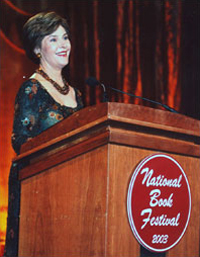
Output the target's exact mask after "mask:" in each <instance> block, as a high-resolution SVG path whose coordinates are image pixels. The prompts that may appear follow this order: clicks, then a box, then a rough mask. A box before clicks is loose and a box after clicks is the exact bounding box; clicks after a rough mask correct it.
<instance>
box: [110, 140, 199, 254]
mask: <svg viewBox="0 0 200 257" xmlns="http://www.w3.org/2000/svg"><path fill="white" fill-rule="evenodd" d="M154 153H158V152H157V151H150V150H144V149H137V148H133V147H127V146H122V145H117V144H111V145H110V147H109V155H110V159H109V200H108V201H109V202H108V255H107V256H122V257H124V256H126V257H129V256H130V257H131V256H139V243H138V242H137V241H136V239H135V237H134V235H133V234H132V232H131V228H130V227H129V223H128V217H127V212H126V201H127V190H128V185H129V182H130V178H131V176H132V174H133V171H134V169H135V168H136V166H137V165H138V163H139V162H140V161H141V160H142V159H143V158H145V157H147V156H149V155H151V154H154ZM170 156H172V157H173V158H174V159H175V160H177V161H178V162H179V163H180V164H181V166H182V167H183V169H184V171H185V173H186V175H187V177H188V180H189V184H190V188H191V196H192V211H191V217H190V222H189V225H188V228H187V230H186V233H185V235H184V236H183V238H182V239H181V241H180V242H179V243H178V244H177V245H176V246H175V247H174V248H173V249H171V250H169V251H168V252H167V253H166V256H167V257H168V256H169V257H177V256H178V257H196V256H199V240H200V235H199V229H198V228H199V227H200V221H199V217H200V208H199V206H200V176H199V174H198V173H199V172H198V171H199V167H200V160H199V159H197V158H193V157H189V158H186V157H185V156H180V155H177V154H172V155H170ZM183 201H184V199H183ZM151 256H155V257H156V253H154V254H153V255H151Z"/></svg>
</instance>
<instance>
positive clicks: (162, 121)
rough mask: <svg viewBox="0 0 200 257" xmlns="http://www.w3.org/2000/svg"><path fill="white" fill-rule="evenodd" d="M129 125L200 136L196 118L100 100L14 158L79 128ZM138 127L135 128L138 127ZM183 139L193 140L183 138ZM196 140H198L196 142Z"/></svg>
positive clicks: (40, 137)
mask: <svg viewBox="0 0 200 257" xmlns="http://www.w3.org/2000/svg"><path fill="white" fill-rule="evenodd" d="M106 121H107V123H108V122H111V121H115V122H118V123H119V124H121V123H123V124H127V125H128V124H132V125H135V126H133V127H132V128H133V129H134V128H136V129H142V128H146V129H147V128H148V129H150V128H151V129H155V130H156V132H157V133H158V131H165V132H173V133H176V137H179V135H180V136H183V135H187V136H192V137H194V136H197V137H200V121H197V120H194V119H192V118H189V117H186V116H184V115H180V114H174V113H170V112H168V111H162V110H157V109H153V108H148V107H144V106H139V105H133V104H124V103H101V104H99V105H95V106H90V107H87V108H84V109H82V110H80V111H79V112H77V113H74V114H73V115H72V116H70V117H69V118H67V119H65V120H63V121H62V122H60V123H58V124H56V125H55V126H53V127H51V128H49V129H48V130H47V131H44V132H43V133H41V134H40V135H38V136H37V137H35V138H33V139H32V140H29V141H28V142H26V143H25V144H24V145H23V146H22V148H21V156H19V157H17V158H15V159H16V160H18V159H20V158H22V157H24V156H27V155H28V154H31V153H34V152H35V151H39V150H41V149H46V148H47V147H48V146H50V145H53V144H56V143H58V142H59V141H62V140H64V139H65V138H69V137H71V136H73V135H74V134H76V135H77V134H79V133H81V132H82V131H85V130H89V129H94V128H95V127H96V126H102V124H104V123H105V122H106ZM138 126H139V127H138ZM187 140H195V139H193V138H189V137H187ZM198 143H199V142H198Z"/></svg>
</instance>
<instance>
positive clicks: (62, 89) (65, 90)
mask: <svg viewBox="0 0 200 257" xmlns="http://www.w3.org/2000/svg"><path fill="white" fill-rule="evenodd" d="M35 72H36V73H38V74H40V75H41V76H42V77H43V78H45V79H46V80H47V81H49V82H50V83H51V84H52V85H53V86H54V87H55V89H57V90H58V92H60V93H61V94H63V95H67V94H68V93H69V84H68V83H67V81H66V80H65V78H64V77H62V79H63V83H64V87H61V86H59V85H58V83H56V82H55V81H54V80H53V79H51V78H50V77H49V76H48V75H47V74H46V73H45V72H44V71H43V70H42V69H41V68H39V69H37V70H36V71H35Z"/></svg>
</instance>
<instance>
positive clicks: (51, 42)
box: [40, 26, 71, 70]
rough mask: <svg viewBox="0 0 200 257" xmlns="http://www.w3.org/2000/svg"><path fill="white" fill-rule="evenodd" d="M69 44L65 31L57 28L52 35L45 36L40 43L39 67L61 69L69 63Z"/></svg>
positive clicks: (60, 27)
mask: <svg viewBox="0 0 200 257" xmlns="http://www.w3.org/2000/svg"><path fill="white" fill-rule="evenodd" d="M70 51H71V43H70V40H69V38H68V34H67V33H66V30H65V29H64V28H63V27H62V26H59V27H58V28H57V30H56V31H54V32H53V33H52V34H50V35H48V36H45V37H44V38H43V40H42V43H41V49H40V54H41V59H40V63H41V65H43V66H45V67H47V66H48V67H49V66H50V67H51V68H54V69H57V70H58V69H62V68H64V67H65V66H66V65H67V64H68V63H69V55H70Z"/></svg>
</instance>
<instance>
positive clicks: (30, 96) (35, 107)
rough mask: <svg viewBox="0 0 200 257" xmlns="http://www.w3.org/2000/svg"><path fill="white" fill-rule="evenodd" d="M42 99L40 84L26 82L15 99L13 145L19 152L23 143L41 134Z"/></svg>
mask: <svg viewBox="0 0 200 257" xmlns="http://www.w3.org/2000/svg"><path fill="white" fill-rule="evenodd" d="M40 101H41V100H40V98H39V96H38V85H37V84H36V83H33V82H30V81H28V82H25V83H24V84H23V85H22V86H21V88H20V90H19V92H18V94H17V96H16V99H15V112H14V122H13V133H12V146H13V149H14V150H15V152H16V153H17V154H19V153H20V147H21V145H22V144H24V143H25V142H26V141H27V140H29V139H31V138H33V137H34V136H36V135H37V134H39V130H40V118H39V117H40Z"/></svg>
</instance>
